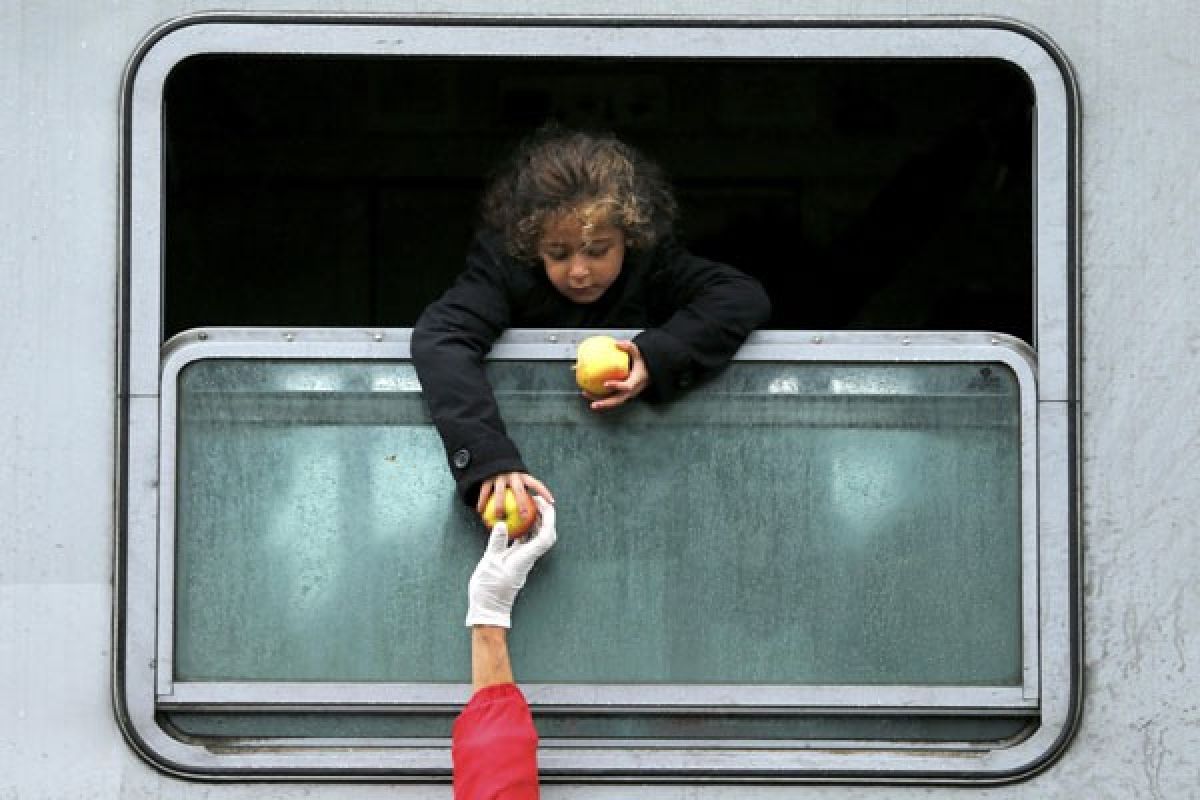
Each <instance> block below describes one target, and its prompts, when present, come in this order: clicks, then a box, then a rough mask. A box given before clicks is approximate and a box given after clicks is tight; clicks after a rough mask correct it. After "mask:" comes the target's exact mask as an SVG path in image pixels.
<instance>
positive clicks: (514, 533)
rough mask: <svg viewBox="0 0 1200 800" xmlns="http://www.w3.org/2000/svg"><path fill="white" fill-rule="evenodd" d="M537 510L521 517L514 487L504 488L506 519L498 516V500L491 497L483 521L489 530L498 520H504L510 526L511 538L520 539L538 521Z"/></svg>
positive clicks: (484, 510)
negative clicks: (525, 517) (526, 516)
mask: <svg viewBox="0 0 1200 800" xmlns="http://www.w3.org/2000/svg"><path fill="white" fill-rule="evenodd" d="M537 518H538V515H537V511H536V510H535V511H534V513H533V514H530V515H529V518H528V519H521V515H520V513H519V510H518V508H517V496H516V495H515V494H513V490H512V489H505V490H504V519H503V520H501V519H500V518H498V517H497V516H496V501H495V498H492V497H489V498H488V501H487V505H486V506H484V508H483V523H484V524H485V525H487V527H488V530H491V529H492V528H493V527H495V525H496V523H497V522H500V521H503V522H504V524H505V525H507V526H508V535H509V538H511V539H519V538H520V537H522V536H524V535H525V534H526V533H528V532H529V529H530V528H532V527H533V523H535V522H537Z"/></svg>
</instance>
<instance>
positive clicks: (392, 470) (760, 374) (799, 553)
mask: <svg viewBox="0 0 1200 800" xmlns="http://www.w3.org/2000/svg"><path fill="white" fill-rule="evenodd" d="M491 369H492V380H493V385H494V386H495V387H496V391H497V396H498V399H499V401H500V403H501V406H502V410H503V414H504V417H505V420H506V421H507V423H508V426H509V431H510V433H511V434H512V436H513V437H514V439H515V440H516V441H517V442H518V443H519V444H520V446H521V447H522V450H523V453H524V455H525V457H526V460H527V462H528V464H529V465H530V468H531V470H532V471H533V472H534V474H536V475H538V476H539V477H541V478H542V479H543V480H545V481H546V482H547V483H548V485H550V487H551V488H552V489H553V491H554V492H555V495H556V497H557V498H558V508H559V532H560V539H559V545H558V546H557V547H556V548H555V550H554V551H553V552H552V553H551V554H550V555H549V556H547V558H545V559H544V560H543V561H542V562H541V563H540V564H539V565H538V567H537V568H536V571H535V574H534V576H533V577H532V578H531V580H530V582H529V585H528V586H527V587H526V588H525V590H524V591H523V593H522V596H521V598H520V600H519V601H518V605H517V609H516V620H517V624H516V625H515V628H514V632H513V637H512V642H513V650H514V661H515V664H516V668H517V672H518V676H519V678H520V680H521V681H522V682H525V683H555V682H565V683H623V682H631V683H651V684H655V683H732V684H738V683H767V684H792V685H803V684H925V685H1019V682H1020V678H1021V652H1020V642H1021V630H1020V603H1021V597H1020V520H1019V489H1020V485H1019V475H1020V470H1019V435H1018V434H1019V407H1018V394H1017V385H1016V380H1015V378H1014V376H1013V375H1012V373H1011V372H1010V371H1009V370H1008V369H1007V368H1006V367H1004V366H1002V365H995V364H922V365H907V364H901V365H897V364H879V365H874V364H866V365H863V364H841V365H829V364H811V363H794V362H793V363H788V362H783V361H781V362H771V363H762V362H759V363H751V362H741V363H736V364H733V365H731V366H730V368H729V369H727V370H726V371H725V372H724V373H723V374H722V375H721V376H720V377H719V378H718V379H716V380H715V381H713V382H711V383H709V384H707V385H706V386H704V387H702V388H701V389H699V390H697V391H694V392H692V393H691V394H689V395H688V396H687V397H685V398H684V399H682V400H681V401H679V402H677V403H675V404H673V405H670V406H667V407H663V408H655V407H651V406H648V405H646V404H636V405H634V406H632V407H630V408H628V409H625V410H622V411H620V412H618V413H614V414H609V415H603V416H599V415H594V414H592V413H591V412H589V411H587V410H586V408H585V406H584V403H583V401H582V400H581V398H580V397H579V395H578V392H577V390H576V389H575V388H574V384H573V380H572V376H571V372H570V370H569V368H568V366H567V365H566V364H564V363H563V362H557V361H539V362H496V363H493V364H492V365H491ZM179 414H180V424H179V459H178V488H177V491H178V501H177V505H178V520H177V524H178V541H177V548H178V551H177V556H178V558H177V580H178V585H177V597H176V602H177V606H176V615H177V616H176V661H175V667H176V675H175V677H176V678H177V679H179V680H323V681H358V680H366V681H370V680H386V681H421V682H424V681H438V682H442V681H447V682H457V681H465V680H466V679H467V678H468V663H469V662H468V649H467V644H468V639H467V635H466V632H465V630H464V629H463V625H462V621H463V615H464V612H465V602H466V600H465V593H466V592H465V587H466V583H467V579H468V577H469V575H470V572H471V570H472V569H473V567H474V565H475V562H476V561H477V560H478V557H479V555H480V553H481V551H482V546H483V538H484V530H483V527H482V524H481V523H480V522H478V521H477V520H476V518H475V516H474V514H473V513H472V512H471V511H469V510H468V509H466V508H465V507H463V506H462V505H461V504H460V503H459V502H458V501H457V500H456V499H455V497H454V494H453V486H452V482H451V480H450V476H449V474H448V472H447V470H446V466H445V460H444V455H443V451H442V448H441V444H440V441H439V440H438V437H437V434H436V432H435V431H434V430H433V428H432V426H431V425H430V423H429V421H428V417H427V415H426V412H425V409H424V406H423V404H422V401H421V397H420V393H419V386H418V384H417V381H416V378H415V375H414V372H413V370H412V368H411V366H409V365H408V364H402V363H390V364H381V363H378V362H375V363H370V364H367V363H363V362H350V361H346V362H328V361H327V362H319V363H318V362H298V361H276V362H270V361H251V360H244V361H201V362H197V363H195V364H193V365H191V366H189V367H188V368H187V369H186V370H185V371H184V373H183V375H182V377H181V387H180V409H179Z"/></svg>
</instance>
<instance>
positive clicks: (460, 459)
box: [450, 447, 471, 469]
mask: <svg viewBox="0 0 1200 800" xmlns="http://www.w3.org/2000/svg"><path fill="white" fill-rule="evenodd" d="M450 460H451V463H453V464H454V466H455V467H457V468H458V469H466V468H467V464H470V463H471V451H470V450H467V448H465V447H464V448H463V449H462V450H456V451H454V455H453V456H451V459H450Z"/></svg>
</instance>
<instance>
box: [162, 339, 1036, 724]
mask: <svg viewBox="0 0 1200 800" xmlns="http://www.w3.org/2000/svg"><path fill="white" fill-rule="evenodd" d="M594 333H595V331H585V330H528V329H515V330H510V331H508V332H506V334H505V335H504V336H503V337H502V338H501V339H500V340H499V341H497V343H496V344H495V346H494V347H493V349H492V352H491V353H490V354H489V356H488V360H489V361H560V362H563V363H564V365H567V364H570V362H572V361H573V360H574V354H575V348H576V347H577V346H578V344H579V342H581V341H582V340H583V339H584V338H586V337H587V336H589V335H591V334H594ZM610 333H612V334H613V335H615V336H617V337H618V338H631V337H632V336H633V335H634V334H635V333H637V331H610ZM364 346H365V348H366V352H364V349H363V348H364ZM163 354H164V363H163V384H162V398H161V405H160V419H161V422H160V430H161V440H162V441H163V442H177V441H178V438H179V430H178V421H177V411H178V407H179V403H178V392H177V387H178V383H179V379H180V376H181V374H182V373H183V371H184V370H185V369H186V368H187V367H188V366H189V365H191V364H194V363H196V362H198V361H202V360H206V359H237V360H244V359H251V360H253V359H265V360H283V359H302V360H314V361H326V360H332V361H339V362H346V361H395V362H411V358H410V351H409V330H408V329H380V330H377V331H375V332H374V333H371V334H370V335H369V336H368V335H367V334H366V333H364V332H361V331H354V330H346V329H302V328H298V329H295V330H284V329H278V330H275V329H263V328H244V329H230V328H212V329H205V330H202V331H185V332H183V333H181V334H179V335H177V336H175V337H172V339H171V340H170V341H169V342H168V343H167V344H166V346H165V347H164V349H163ZM734 360H735V361H737V362H754V361H762V362H788V363H804V362H817V363H837V364H843V363H844V364H880V363H886V364H938V363H972V364H975V363H980V364H1002V365H1003V366H1005V367H1007V368H1008V369H1010V370H1011V371H1012V372H1013V375H1014V377H1015V379H1016V381H1017V386H1018V392H1019V420H1020V421H1019V437H1020V441H1019V450H1020V457H1019V458H1020V463H1021V475H1020V478H1019V484H1020V499H1019V503H1018V507H1019V509H1020V549H1021V557H1020V560H1021V565H1022V569H1021V675H1022V680H1021V684H1020V685H1017V686H985V685H979V686H949V685H938V684H930V685H900V684H882V685H854V684H836V685H826V686H818V685H806V686H781V685H770V684H751V685H744V684H728V685H727V684H711V685H705V684H687V685H672V684H663V685H656V684H624V683H622V684H586V685H583V684H531V683H522V689H523V691H524V692H525V695H526V697H527V698H528V699H529V701H530V703H531V704H533V705H534V706H535V707H542V708H547V707H566V708H584V709H595V710H597V711H598V712H603V710H605V709H609V710H611V709H614V708H622V709H641V710H648V709H656V710H657V709H661V710H663V711H671V710H689V709H690V710H699V709H702V710H704V711H706V712H712V711H718V712H738V713H747V712H752V711H755V710H758V711H760V712H761V711H769V710H772V709H779V708H787V709H789V710H799V709H808V710H821V709H829V708H844V709H847V710H850V709H852V710H853V712H852V713H868V712H873V713H901V712H913V711H921V712H922V713H928V712H930V711H934V710H936V711H939V712H946V713H956V712H958V713H966V712H983V713H1004V712H1014V713H1025V712H1029V711H1032V710H1035V709H1036V708H1037V702H1038V693H1039V687H1038V681H1037V675H1038V670H1037V660H1038V647H1039V643H1038V638H1037V602H1036V601H1037V586H1036V576H1037V526H1036V518H1037V491H1036V483H1037V461H1036V449H1037V401H1036V389H1035V383H1036V379H1035V376H1034V370H1035V368H1036V363H1035V360H1034V358H1033V353H1032V351H1031V350H1030V349H1029V348H1028V346H1026V345H1025V344H1024V343H1023V342H1021V341H1019V340H1017V339H1014V338H1012V337H1010V336H1004V335H1002V334H985V333H977V334H944V333H919V334H914V333H904V334H874V333H866V332H854V333H828V334H825V335H821V336H813V335H806V334H803V333H793V332H788V331H764V332H757V333H755V334H752V335H751V337H750V339H749V340H748V341H747V342H746V343H745V344H744V345H743V346H742V347H741V349H740V350H739V351H738V353H737V356H736V357H735V359H734ZM177 455H178V448H177V447H172V446H169V447H163V449H162V452H161V453H160V456H159V476H158V485H159V487H160V489H159V512H158V518H159V536H158V573H159V575H160V576H162V577H161V578H160V580H159V582H158V609H159V614H158V634H157V640H158V650H157V656H156V658H155V663H156V680H155V686H156V694H157V698H156V703H157V705H158V707H159V708H173V709H179V710H184V709H189V708H201V707H202V708H204V709H206V710H210V711H212V710H220V709H222V708H246V707H248V706H258V707H261V708H270V707H276V708H278V707H286V708H288V709H292V710H299V709H306V708H308V709H311V708H321V707H330V706H337V707H352V706H358V707H363V706H387V707H388V708H389V709H394V710H403V709H405V708H408V709H414V708H419V709H425V710H428V709H436V710H438V711H449V710H452V709H453V708H455V707H461V706H462V705H463V704H464V703H465V702H466V701H467V699H468V697H469V691H468V690H467V687H466V686H465V685H460V684H446V683H378V682H376V683H362V682H335V681H330V682H317V681H304V682H288V681H253V682H248V681H247V682H237V681H195V682H184V681H176V680H174V678H173V670H174V643H175V624H174V599H175V542H176V539H177V536H176V519H177V517H176V487H177V485H178V482H177V479H176V457H177Z"/></svg>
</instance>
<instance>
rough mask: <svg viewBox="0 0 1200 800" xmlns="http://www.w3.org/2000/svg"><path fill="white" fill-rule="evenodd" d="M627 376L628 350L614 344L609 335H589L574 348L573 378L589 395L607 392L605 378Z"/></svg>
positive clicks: (614, 379)
mask: <svg viewBox="0 0 1200 800" xmlns="http://www.w3.org/2000/svg"><path fill="white" fill-rule="evenodd" d="M628 377H629V353H626V352H625V351H624V350H622V349H621V348H619V347H617V340H616V339H614V338H613V337H611V336H589V337H588V338H586V339H584V340H583V341H582V342H580V343H579V349H578V350H576V351H575V382H576V383H578V384H579V388H580V389H583V390H584V391H585V392H587V393H588V394H590V395H593V396H601V395H606V394H610V393H611V392H612V390H611V389H609V388H607V387H606V386H605V385H604V382H605V381H623V380H625V379H626V378H628Z"/></svg>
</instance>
